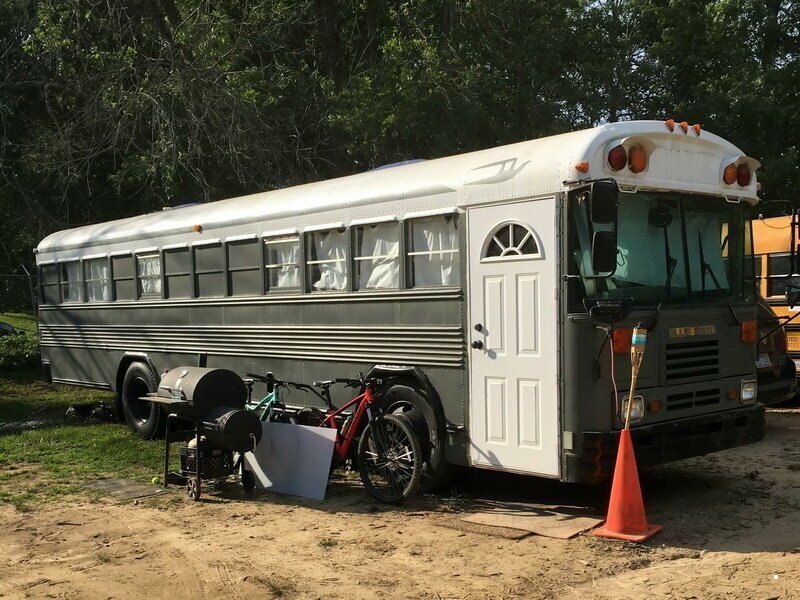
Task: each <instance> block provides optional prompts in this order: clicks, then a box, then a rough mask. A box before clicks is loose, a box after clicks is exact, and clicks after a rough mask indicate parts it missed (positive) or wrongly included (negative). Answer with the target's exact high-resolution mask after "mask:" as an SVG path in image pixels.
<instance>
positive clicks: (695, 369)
mask: <svg viewBox="0 0 800 600" xmlns="http://www.w3.org/2000/svg"><path fill="white" fill-rule="evenodd" d="M666 359H667V360H666V380H667V383H676V382H681V381H685V380H688V379H696V378H703V379H708V378H709V377H710V376H712V375H718V374H719V340H705V341H702V342H682V343H677V344H667V352H666Z"/></svg>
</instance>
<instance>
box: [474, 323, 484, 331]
mask: <svg viewBox="0 0 800 600" xmlns="http://www.w3.org/2000/svg"><path fill="white" fill-rule="evenodd" d="M475 331H477V332H481V331H483V325H481V324H480V323H476V324H475Z"/></svg>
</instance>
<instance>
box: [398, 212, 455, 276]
mask: <svg viewBox="0 0 800 600" xmlns="http://www.w3.org/2000/svg"><path fill="white" fill-rule="evenodd" d="M410 241H411V248H410V251H409V252H408V255H409V257H410V259H411V272H412V281H413V287H429V286H455V285H459V284H460V275H461V274H460V266H459V265H460V263H459V259H458V257H459V254H458V252H459V251H458V227H457V223H456V216H455V215H452V214H451V215H438V216H435V217H429V218H424V219H415V220H413V221H411V240H410Z"/></svg>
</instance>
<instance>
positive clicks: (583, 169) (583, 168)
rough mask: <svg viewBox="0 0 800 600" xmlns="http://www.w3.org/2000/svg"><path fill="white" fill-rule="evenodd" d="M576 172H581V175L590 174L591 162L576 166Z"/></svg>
mask: <svg viewBox="0 0 800 600" xmlns="http://www.w3.org/2000/svg"><path fill="white" fill-rule="evenodd" d="M575 170H576V171H580V172H581V173H588V172H589V162H588V161H586V160H584V161H581V162H579V163H577V164H576V165H575Z"/></svg>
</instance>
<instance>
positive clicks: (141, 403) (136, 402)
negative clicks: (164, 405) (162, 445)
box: [121, 362, 163, 439]
mask: <svg viewBox="0 0 800 600" xmlns="http://www.w3.org/2000/svg"><path fill="white" fill-rule="evenodd" d="M157 389H158V378H156V374H155V373H153V370H152V369H151V368H150V367H149V366H148V365H147V364H145V363H141V362H134V363H131V365H130V366H129V367H128V370H127V371H125V377H124V379H123V380H122V394H121V395H122V414H123V416H124V417H125V422H126V423H127V424H128V426H129V427H130V428H131V429H133V430H134V431H135V432H136V433H138V434H139V435H140V436H142V437H143V438H146V439H151V438H154V437H156V436H157V435H158V434H159V433H160V430H161V429H160V428H161V423H162V421H163V419H162V413H161V407H160V406H158V404H155V403H153V402H148V401H146V400H140V399H139V398H141V397H142V396H145V395H147V394H148V393H149V392H155V391H156V390H157Z"/></svg>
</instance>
